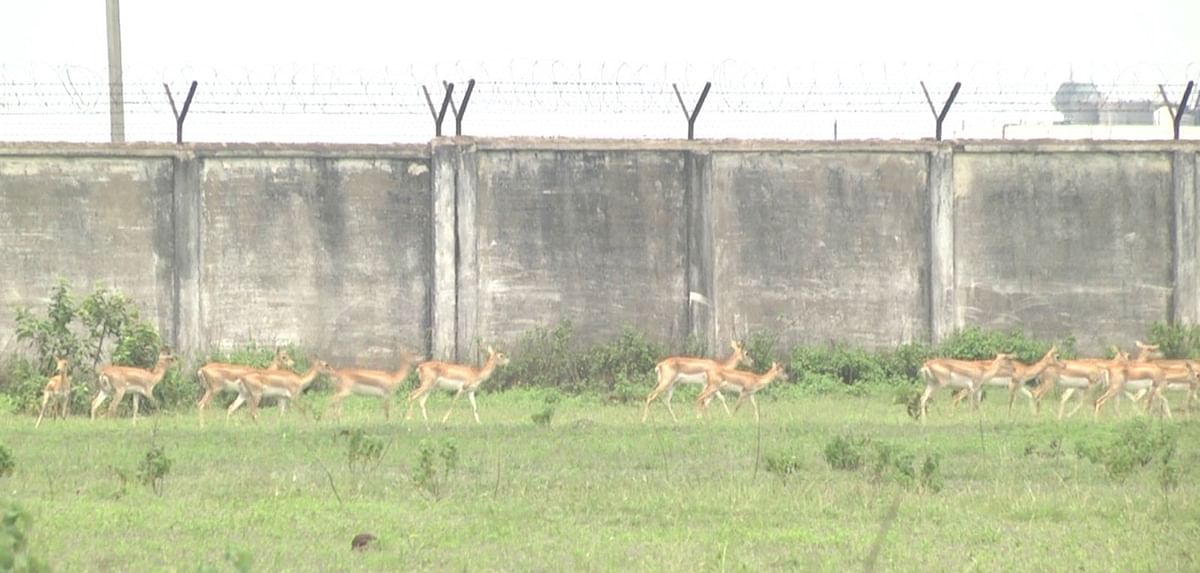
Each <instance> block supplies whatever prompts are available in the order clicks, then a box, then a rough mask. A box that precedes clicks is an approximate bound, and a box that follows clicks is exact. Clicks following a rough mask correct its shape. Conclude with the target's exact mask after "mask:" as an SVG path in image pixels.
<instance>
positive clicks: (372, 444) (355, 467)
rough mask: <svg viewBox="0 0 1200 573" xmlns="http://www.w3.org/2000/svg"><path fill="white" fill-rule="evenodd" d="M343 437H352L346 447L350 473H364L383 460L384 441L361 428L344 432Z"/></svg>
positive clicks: (347, 464) (347, 465)
mask: <svg viewBox="0 0 1200 573" xmlns="http://www.w3.org/2000/svg"><path fill="white" fill-rule="evenodd" d="M341 434H342V435H346V436H349V437H350V442H349V444H347V447H346V467H348V468H349V469H350V471H359V472H363V471H366V470H369V469H373V468H375V467H376V466H378V465H379V462H380V461H382V460H383V450H384V447H383V440H382V439H380V438H378V437H375V436H370V435H367V433H366V432H364V431H363V430H362V429H361V428H358V429H355V430H354V431H348V430H343V431H342V432H341Z"/></svg>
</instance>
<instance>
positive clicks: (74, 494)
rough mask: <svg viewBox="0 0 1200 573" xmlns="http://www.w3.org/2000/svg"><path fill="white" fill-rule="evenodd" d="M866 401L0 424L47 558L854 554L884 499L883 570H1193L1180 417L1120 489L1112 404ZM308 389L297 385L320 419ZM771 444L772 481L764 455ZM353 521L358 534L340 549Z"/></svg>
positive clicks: (649, 564) (127, 563)
mask: <svg viewBox="0 0 1200 573" xmlns="http://www.w3.org/2000/svg"><path fill="white" fill-rule="evenodd" d="M775 390H785V389H784V388H780V389H775ZM884 394H885V393H878V394H872V395H869V396H866V397H851V396H803V395H800V394H798V393H793V392H778V391H777V392H775V393H774V394H772V391H771V390H767V391H764V392H763V394H762V395H760V399H759V403H760V406H761V409H762V415H763V416H762V421H761V423H760V424H759V425H755V423H754V421H753V416H752V415H751V412H750V411H748V410H747V409H743V411H742V412H740V414H739V415H738V416H737V417H735V418H732V419H730V418H728V417H726V416H725V414H724V412H723V411H721V409H720V406H719V403H716V402H714V403H713V407H712V408H711V410H710V415H709V417H708V418H707V419H705V420H696V419H695V418H694V417H693V416H692V415H691V409H690V408H691V403H690V400H689V399H688V398H691V397H693V396H694V391H689V390H687V389H684V390H680V391H679V392H677V396H676V397H677V398H679V399H677V400H676V401H675V405H676V407H677V408H676V411H677V412H678V413H680V414H681V420H680V423H678V424H675V423H672V422H671V420H670V417H669V416H668V415H667V413H666V410H665V409H663V408H662V407H661V406H658V405H655V407H654V409H653V410H652V412H651V419H650V422H649V423H647V424H644V425H643V424H641V423H640V422H639V418H640V404H632V403H631V404H623V405H620V404H608V403H605V402H604V401H603V400H601V399H600V398H592V397H562V398H561V399H559V400H557V401H556V402H554V403H553V408H554V411H553V418H552V419H551V420H549V421H548V424H546V425H540V424H536V423H534V421H532V420H531V415H532V414H535V413H537V412H539V411H543V410H545V409H546V407H547V406H546V402H545V400H544V397H545V393H544V392H518V391H511V392H507V393H501V394H486V395H481V396H479V405H480V415H481V417H482V419H483V424H482V425H478V426H477V425H476V424H475V423H474V422H473V420H472V419H471V415H470V405H469V404H468V403H467V402H466V400H465V399H464V400H462V401H461V402H460V403H459V404H458V406H457V407H456V411H455V413H454V415H453V417H452V418H451V420H450V423H449V424H447V425H445V426H443V425H441V424H440V423H437V420H440V418H441V415H442V414H443V413H444V412H445V408H446V406H447V404H448V402H449V399H448V397H447V396H446V395H445V394H438V395H435V396H434V397H432V398H431V399H430V400H429V406H430V416H431V418H433V419H434V423H432V424H430V425H428V426H426V424H425V423H423V422H422V421H421V419H420V412H419V411H417V412H415V413H414V414H415V415H414V419H413V420H411V421H408V422H405V421H403V404H400V403H398V404H396V406H395V407H394V408H393V409H394V410H395V412H396V413H397V415H396V416H394V417H393V419H392V420H391V421H384V419H383V415H382V410H381V408H380V406H379V404H378V402H377V400H374V399H349V400H347V401H346V404H345V413H344V415H343V417H342V418H341V420H337V421H335V420H331V419H325V420H315V419H313V418H312V417H311V416H309V415H305V414H302V413H300V412H299V411H296V410H294V409H292V410H289V412H288V413H287V415H286V416H285V417H283V418H282V419H280V418H279V416H278V413H277V412H276V411H275V410H274V409H264V410H263V411H262V412H261V417H260V420H259V422H258V423H257V424H255V423H252V422H250V421H249V420H248V419H247V418H246V417H245V416H244V415H238V416H237V417H235V419H234V420H233V421H232V422H231V423H225V420H224V419H223V417H224V413H223V412H222V411H221V410H220V409H219V404H214V406H218V407H217V408H213V409H212V410H211V411H210V416H209V421H208V424H207V426H206V427H200V425H199V424H198V422H197V420H196V417H195V414H194V412H192V411H179V412H167V413H157V412H154V413H152V415H150V416H147V417H145V418H142V419H139V422H138V424H137V426H133V425H131V423H130V421H129V420H128V419H107V420H101V421H97V422H91V421H89V420H86V419H83V418H80V417H75V418H72V419H70V420H68V421H65V422H63V421H60V420H51V421H49V422H48V423H44V424H43V427H42V428H41V429H40V431H36V430H34V428H33V422H34V419H33V418H32V417H29V416H17V417H13V416H9V417H0V443H3V444H4V445H7V446H8V447H9V449H11V450H12V455H13V459H14V460H15V462H16V468H15V472H14V473H13V475H12V476H10V477H0V492H3V493H2V497H0V501H5V498H8V499H9V500H12V501H15V502H17V503H19V504H20V505H22V506H23V507H24V508H25V509H26V510H28V511H29V512H30V513H31V514H32V515H33V518H34V526H33V533H32V537H31V543H30V547H31V550H32V552H33V553H34V554H35V555H38V556H40V557H42V558H43V559H45V560H46V561H48V562H49V563H50V565H51V566H52V567H53V568H54V570H56V571H198V570H216V571H230V570H234V567H233V565H232V564H231V561H230V560H227V558H226V555H227V553H230V552H232V553H234V554H236V553H238V552H241V551H245V552H248V553H249V554H250V556H251V560H252V562H251V567H250V568H251V570H254V571H284V570H287V571H351V570H361V571H389V570H391V571H401V570H437V571H496V570H505V571H562V570H587V571H612V570H641V571H770V570H784V571H795V570H806V571H811V570H816V571H846V570H861V569H862V568H863V563H864V558H865V557H866V556H867V555H868V553H869V552H870V550H871V547H872V543H873V542H874V540H875V539H876V538H877V536H878V534H879V532H880V528H881V523H882V522H883V521H884V517H885V516H886V515H887V514H888V513H889V510H890V509H891V508H892V506H893V504H894V503H898V510H897V513H896V518H895V520H894V522H892V523H891V525H890V528H889V529H888V531H887V534H886V537H885V538H884V540H883V542H882V545H881V546H880V549H879V555H878V562H877V564H876V569H877V570H883V571H930V570H933V571H964V570H968V571H998V570H1017V571H1063V570H1082V571H1098V570H1119V571H1182V570H1196V569H1197V568H1200V562H1198V560H1200V545H1198V541H1200V505H1198V503H1197V501H1196V500H1197V499H1200V487H1198V486H1197V485H1196V478H1197V477H1198V476H1200V473H1198V472H1197V471H1196V470H1195V469H1193V468H1197V467H1200V449H1198V448H1197V447H1196V446H1197V445H1198V444H1200V425H1198V424H1197V423H1196V422H1193V421H1190V420H1186V419H1183V417H1182V416H1177V417H1176V420H1175V421H1173V422H1166V424H1167V425H1168V426H1170V427H1171V428H1172V429H1173V430H1174V431H1177V432H1178V434H1177V435H1178V451H1177V452H1176V453H1175V456H1176V459H1177V460H1178V467H1179V468H1180V470H1181V474H1180V475H1179V480H1178V485H1177V486H1176V487H1175V488H1174V489H1173V490H1171V491H1168V492H1166V493H1164V489H1163V487H1162V486H1161V485H1160V480H1159V478H1158V477H1157V476H1158V475H1159V472H1158V469H1157V467H1156V466H1155V465H1153V464H1152V465H1150V466H1147V467H1145V468H1142V469H1140V470H1139V471H1137V472H1135V473H1133V474H1132V475H1131V476H1129V477H1128V478H1126V479H1125V480H1124V481H1119V482H1117V481H1113V479H1112V478H1111V477H1109V475H1108V474H1107V473H1106V472H1105V469H1104V468H1103V467H1102V466H1100V465H1098V464H1095V463H1093V462H1090V461H1088V460H1086V459H1084V458H1082V457H1080V456H1079V455H1077V454H1076V449H1075V445H1076V444H1077V443H1082V442H1087V443H1095V442H1103V441H1104V440H1112V439H1114V438H1116V437H1117V436H1119V431H1120V428H1122V427H1126V426H1127V425H1128V424H1129V423H1130V422H1128V421H1127V420H1129V419H1132V418H1134V417H1135V416H1133V415H1131V414H1130V409H1128V408H1127V409H1126V410H1125V414H1126V415H1125V416H1123V417H1121V418H1119V419H1118V418H1116V417H1114V416H1113V415H1112V413H1111V411H1110V412H1107V413H1106V416H1105V417H1104V418H1103V419H1102V420H1100V422H1099V423H1096V422H1093V421H1092V420H1091V419H1090V418H1089V417H1086V416H1082V415H1081V416H1077V417H1076V418H1075V419H1072V420H1069V421H1067V422H1065V423H1059V422H1056V421H1055V420H1053V417H1052V416H1043V417H1042V418H1040V419H1035V418H1033V417H1032V415H1030V414H1029V413H1028V412H1027V411H1022V412H1020V414H1019V415H1017V416H1016V417H1015V419H1013V420H1009V419H1008V418H1007V417H1006V416H1005V415H1004V414H1003V411H1004V407H1003V406H1004V405H1002V404H1001V403H1000V402H1001V400H996V399H991V400H987V401H985V402H984V404H983V410H984V415H983V418H982V419H981V418H979V417H977V416H975V415H974V414H972V413H971V412H970V411H969V410H967V409H965V408H964V409H960V411H958V412H957V413H954V414H951V413H950V412H948V408H947V407H946V398H947V396H940V397H939V398H940V400H939V402H937V403H936V404H935V405H934V407H933V408H932V409H931V413H930V416H931V417H930V420H929V423H928V425H927V426H925V427H922V426H921V425H918V424H916V423H914V422H913V421H912V420H911V419H910V418H909V417H908V415H907V414H906V413H905V411H904V407H903V406H897V405H894V404H892V401H891V399H890V398H891V396H890V394H889V395H887V396H885V395H884ZM995 396H998V394H997V395H995ZM325 397H326V396H325V395H321V394H317V393H310V394H308V395H306V396H305V397H304V401H305V402H306V404H308V406H309V408H310V409H311V410H312V411H316V412H320V411H321V410H322V409H323V408H324V400H325ZM228 399H229V397H228V396H224V397H223V400H218V401H217V402H225V403H227V401H228ZM239 414H244V413H239ZM1149 424H1150V427H1157V425H1159V424H1160V422H1157V421H1150V422H1149ZM358 429H361V430H362V432H363V434H361V435H364V436H370V437H371V438H372V439H378V440H379V441H381V442H382V443H383V450H382V454H381V456H380V457H379V459H378V461H377V463H363V462H362V460H358V463H355V464H353V465H351V464H350V463H349V457H348V449H349V443H350V437H349V436H350V435H353V431H354V430H358ZM839 435H854V436H862V437H869V438H870V439H872V440H874V441H876V442H883V443H887V444H891V445H895V446H899V447H901V448H904V449H905V450H906V451H908V452H910V453H912V454H915V455H916V458H917V463H918V464H920V462H921V460H922V459H923V456H925V455H927V454H939V455H940V456H941V457H940V466H939V470H938V471H939V472H940V477H941V480H942V489H941V490H940V491H939V492H937V493H933V492H929V491H922V490H921V489H919V488H914V487H906V486H904V485H902V484H900V483H898V482H895V481H890V480H875V479H872V477H871V476H870V474H869V470H867V469H864V470H860V471H845V470H834V469H831V468H830V467H829V464H828V463H826V461H825V458H824V455H823V451H824V449H825V446H826V444H827V443H828V442H830V441H831V440H832V439H833V438H834V437H835V436H839ZM447 444H453V445H454V446H455V448H456V449H457V453H458V462H457V465H456V466H455V468H454V469H453V470H451V471H449V472H448V473H446V472H445V471H444V470H443V469H442V465H441V464H442V460H441V459H440V458H439V457H438V456H437V455H436V452H438V451H439V450H440V448H444V447H445V445H447ZM1054 444H1058V447H1055V446H1054ZM422 445H424V446H426V447H427V448H430V449H432V450H433V451H434V452H435V455H434V456H432V458H433V460H434V462H433V463H434V466H435V467H434V468H433V470H434V472H433V475H434V476H435V478H434V479H437V480H441V482H440V484H439V486H438V488H439V492H440V493H439V494H438V495H436V496H435V495H434V494H432V493H430V491H429V490H428V489H426V488H422V487H418V486H417V485H416V484H414V481H413V476H414V470H415V469H417V468H415V467H414V466H415V465H416V464H417V463H418V459H419V457H420V453H419V452H420V450H421V447H422ZM152 446H160V447H162V448H163V453H164V454H165V456H166V457H167V458H169V459H170V462H171V465H170V468H169V473H168V474H167V476H166V478H165V480H164V481H163V489H162V493H161V495H160V494H156V493H155V492H154V491H153V490H152V489H151V488H150V487H148V486H144V485H142V484H141V483H140V482H139V481H138V474H137V472H138V467H139V464H140V463H142V461H143V460H144V459H145V458H146V454H147V452H148V451H149V450H150V449H151V447H152ZM768 457H775V458H776V459H779V460H786V462H787V463H786V466H787V467H788V468H789V473H787V474H784V473H782V472H779V471H773V472H772V471H768V470H767V467H768V464H767V458H768ZM772 467H781V466H778V465H772ZM122 472H123V473H124V474H125V475H126V476H127V480H126V481H125V482H124V483H123V482H122V478H120V477H118V474H119V473H122ZM326 472H328V473H326ZM330 478H332V480H333V482H334V483H335V484H336V490H337V492H336V494H335V492H334V489H333V488H331V486H330ZM339 497H340V501H339V499H338V498H339ZM362 532H369V533H372V534H374V535H375V536H377V537H378V539H379V541H378V544H377V546H376V549H375V550H371V551H367V552H363V553H356V552H352V551H351V550H350V540H351V539H352V538H353V537H354V536H355V535H356V534H358V533H362Z"/></svg>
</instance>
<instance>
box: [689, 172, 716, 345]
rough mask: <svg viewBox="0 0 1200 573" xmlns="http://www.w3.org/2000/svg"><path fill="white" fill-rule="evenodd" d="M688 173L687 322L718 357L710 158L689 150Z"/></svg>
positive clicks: (690, 333)
mask: <svg viewBox="0 0 1200 573" xmlns="http://www.w3.org/2000/svg"><path fill="white" fill-rule="evenodd" d="M684 169H685V172H686V173H687V182H686V185H687V189H686V191H685V195H684V197H685V199H684V200H685V203H686V208H687V287H688V293H687V294H688V297H687V301H688V302H687V313H688V314H687V321H686V324H687V325H688V333H687V334H689V335H691V336H693V337H695V338H696V340H699V341H701V342H703V343H704V345H705V348H707V349H708V352H709V353H710V354H711V353H714V352H715V353H718V354H720V353H721V352H722V351H723V350H724V347H723V345H721V344H720V342H719V341H718V340H717V323H716V317H717V308H716V293H715V292H714V286H713V285H714V282H715V281H714V277H713V273H714V269H715V264H714V263H715V261H713V228H712V225H713V221H712V155H711V153H709V152H708V151H689V152H687V154H686V156H685V159H684Z"/></svg>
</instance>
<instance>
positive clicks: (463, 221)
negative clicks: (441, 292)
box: [454, 144, 496, 363]
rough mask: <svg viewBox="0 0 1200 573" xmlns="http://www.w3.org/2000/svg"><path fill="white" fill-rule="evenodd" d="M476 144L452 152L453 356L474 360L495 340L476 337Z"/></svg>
mask: <svg viewBox="0 0 1200 573" xmlns="http://www.w3.org/2000/svg"><path fill="white" fill-rule="evenodd" d="M477 157H478V156H477V155H476V153H475V146H474V145H473V144H470V145H465V144H464V145H459V146H458V148H457V153H456V154H455V163H454V164H455V168H456V172H455V182H456V184H455V205H456V207H455V209H456V216H455V232H456V245H457V248H458V260H457V266H456V267H455V279H456V280H455V285H456V289H457V291H456V292H457V300H458V303H457V307H456V308H457V320H456V335H455V355H456V359H457V360H459V361H463V362H467V363H475V362H476V360H477V359H478V358H480V351H481V350H482V349H481V348H476V346H477V345H478V344H480V343H482V344H483V345H484V346H483V349H486V348H487V345H488V344H493V345H494V344H495V343H496V341H494V340H482V341H481V340H479V339H478V336H479V334H478V330H477V328H476V327H477V325H478V324H479V257H478V253H479V244H478V237H479V235H478V227H477V226H476V223H475V206H476V202H477V196H476V186H475V184H476V182H477V181H478V179H479V169H478V162H477Z"/></svg>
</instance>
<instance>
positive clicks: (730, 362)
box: [721, 352, 742, 368]
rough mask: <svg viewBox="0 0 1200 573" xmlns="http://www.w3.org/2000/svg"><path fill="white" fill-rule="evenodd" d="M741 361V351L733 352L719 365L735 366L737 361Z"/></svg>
mask: <svg viewBox="0 0 1200 573" xmlns="http://www.w3.org/2000/svg"><path fill="white" fill-rule="evenodd" d="M741 361H742V353H741V352H734V353H733V354H730V355H729V358H726V359H725V361H724V362H722V363H721V367H722V368H737V365H738V364H739V363H741Z"/></svg>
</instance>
